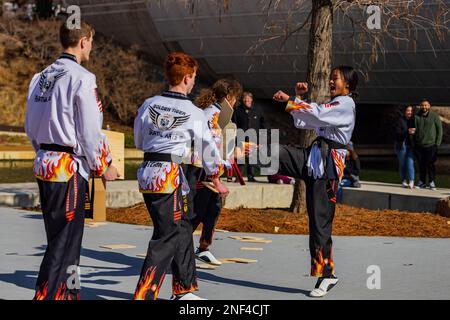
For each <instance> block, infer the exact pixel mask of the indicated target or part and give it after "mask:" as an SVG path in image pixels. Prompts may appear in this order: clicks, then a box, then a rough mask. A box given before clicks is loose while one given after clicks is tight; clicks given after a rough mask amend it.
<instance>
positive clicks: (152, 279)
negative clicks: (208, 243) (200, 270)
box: [134, 186, 198, 300]
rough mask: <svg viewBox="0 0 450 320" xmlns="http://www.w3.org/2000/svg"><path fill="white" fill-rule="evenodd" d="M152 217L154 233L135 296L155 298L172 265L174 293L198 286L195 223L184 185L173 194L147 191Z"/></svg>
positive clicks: (140, 298)
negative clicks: (185, 195)
mask: <svg viewBox="0 0 450 320" xmlns="http://www.w3.org/2000/svg"><path fill="white" fill-rule="evenodd" d="M144 200H145V204H146V205H147V209H148V211H149V213H150V217H151V219H152V221H153V226H154V230H153V236H152V238H151V240H150V243H149V245H148V250H147V256H146V258H145V261H144V265H143V267H142V271H141V276H140V278H139V281H138V284H137V287H136V291H135V294H134V299H135V300H156V298H157V297H158V293H159V289H160V288H161V285H162V282H163V280H164V277H165V275H166V271H167V269H168V268H169V267H171V269H172V292H173V294H174V295H179V294H184V293H188V292H193V291H196V290H197V289H198V286H197V279H196V269H195V255H194V245H193V240H192V226H191V223H190V220H189V219H188V218H187V216H186V213H187V207H186V206H185V205H184V201H183V196H182V191H181V186H180V187H179V188H178V189H177V190H176V191H174V192H173V193H172V194H144Z"/></svg>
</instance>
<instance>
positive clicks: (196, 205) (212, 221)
mask: <svg viewBox="0 0 450 320" xmlns="http://www.w3.org/2000/svg"><path fill="white" fill-rule="evenodd" d="M185 172H186V179H187V181H188V183H189V188H190V190H191V191H190V192H189V195H188V211H189V214H188V216H189V218H190V220H191V223H192V231H195V229H197V227H198V226H199V225H200V223H201V224H202V225H203V226H202V234H201V236H200V246H199V248H200V250H201V251H204V250H207V249H208V247H209V246H210V245H211V244H212V241H213V236H214V229H215V227H216V224H217V220H218V218H219V215H220V211H221V210H222V199H221V198H220V196H219V195H218V194H217V193H215V192H213V191H211V190H210V189H208V188H206V187H205V186H204V185H203V184H202V183H201V182H202V181H204V180H205V179H206V175H205V171H204V170H203V169H202V168H198V167H195V166H187V168H186V169H185Z"/></svg>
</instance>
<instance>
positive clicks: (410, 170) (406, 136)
mask: <svg viewBox="0 0 450 320" xmlns="http://www.w3.org/2000/svg"><path fill="white" fill-rule="evenodd" d="M414 131H415V122H414V109H413V106H407V107H406V108H405V109H404V112H403V114H402V115H401V116H400V118H399V119H398V122H397V126H396V131H395V146H394V149H395V154H396V155H397V158H398V163H399V170H400V180H401V181H402V186H403V188H410V189H412V188H414V141H413V140H414V139H413V133H414Z"/></svg>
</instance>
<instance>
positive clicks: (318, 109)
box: [286, 96, 355, 129]
mask: <svg viewBox="0 0 450 320" xmlns="http://www.w3.org/2000/svg"><path fill="white" fill-rule="evenodd" d="M354 106H355V104H354V101H353V99H352V98H350V97H348V96H338V97H336V98H334V99H333V100H331V101H329V102H327V103H323V104H317V103H313V102H312V103H308V102H306V101H304V100H302V99H300V97H295V98H291V99H289V101H288V103H287V106H286V111H287V112H289V113H290V114H291V115H292V117H293V118H294V122H295V123H294V124H295V126H296V127H297V128H301V129H316V128H324V127H338V126H341V125H345V124H347V123H349V122H352V121H353V118H354Z"/></svg>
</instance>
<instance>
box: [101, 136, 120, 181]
mask: <svg viewBox="0 0 450 320" xmlns="http://www.w3.org/2000/svg"><path fill="white" fill-rule="evenodd" d="M102 132H103V133H104V134H105V135H106V136H107V137H108V142H109V149H110V150H111V154H112V157H113V164H114V166H115V167H116V168H117V170H118V171H119V173H120V178H119V179H121V180H123V179H125V135H124V134H123V133H122V132H116V131H109V130H102Z"/></svg>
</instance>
